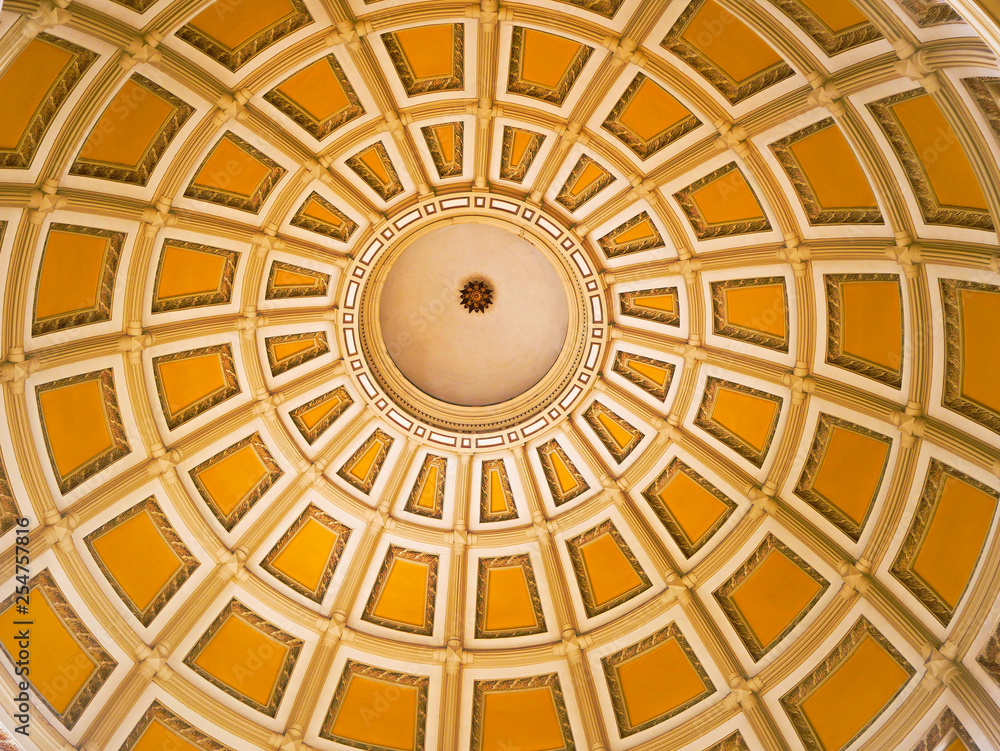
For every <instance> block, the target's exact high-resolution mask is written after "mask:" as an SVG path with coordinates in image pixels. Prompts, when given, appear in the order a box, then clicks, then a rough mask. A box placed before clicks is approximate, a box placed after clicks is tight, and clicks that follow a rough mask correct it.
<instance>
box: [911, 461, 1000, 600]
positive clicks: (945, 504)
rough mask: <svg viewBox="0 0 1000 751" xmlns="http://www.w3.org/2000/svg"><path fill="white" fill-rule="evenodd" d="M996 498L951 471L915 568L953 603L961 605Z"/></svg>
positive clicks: (929, 583) (945, 598)
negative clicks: (960, 600)
mask: <svg viewBox="0 0 1000 751" xmlns="http://www.w3.org/2000/svg"><path fill="white" fill-rule="evenodd" d="M996 505H997V504H996V500H995V499H994V498H993V497H992V496H990V495H988V494H987V493H984V492H983V491H981V490H979V489H978V488H974V487H973V486H972V485H969V484H968V483H967V482H963V481H962V480H960V479H958V478H957V477H953V476H951V475H948V476H946V477H945V480H944V489H943V490H942V492H941V499H940V500H939V501H938V505H937V508H936V509H935V510H934V516H933V517H932V518H931V522H930V524H929V525H928V527H927V529H926V530H925V532H924V539H923V543H922V544H921V545H920V552H919V553H917V557H916V559H915V560H914V561H913V571H914V573H916V574H917V576H919V577H920V578H921V579H923V580H924V581H925V582H927V584H928V586H930V588H931V589H933V590H934V591H935V592H937V593H938V594H939V595H940V596H941V598H942V599H943V600H944V601H945V602H947V603H948V604H949V605H951V607H953V608H954V607H955V606H957V605H958V601H959V599H961V597H962V592H963V591H964V590H965V586H966V585H967V584H968V583H969V579H970V578H971V577H972V572H973V570H974V569H975V567H976V560H977V559H978V558H979V552H980V551H981V550H982V547H983V543H984V542H985V541H986V535H987V534H989V531H990V524H991V523H992V521H993V512H994V511H995V510H996Z"/></svg>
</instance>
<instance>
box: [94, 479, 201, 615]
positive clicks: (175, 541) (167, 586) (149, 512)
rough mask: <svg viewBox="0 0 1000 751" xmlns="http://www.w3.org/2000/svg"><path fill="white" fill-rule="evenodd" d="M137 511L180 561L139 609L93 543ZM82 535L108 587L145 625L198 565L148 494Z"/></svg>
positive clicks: (134, 515) (194, 557)
mask: <svg viewBox="0 0 1000 751" xmlns="http://www.w3.org/2000/svg"><path fill="white" fill-rule="evenodd" d="M139 514H145V515H146V516H148V517H149V520H150V521H151V522H152V523H153V526H154V527H156V531H157V532H159V534H160V537H161V538H162V539H163V542H164V543H165V544H166V545H167V547H169V548H170V552H172V553H173V554H174V555H175V556H176V557H177V562H178V564H179V568H178V569H177V570H176V571H175V572H174V573H173V575H171V577H170V579H168V580H167V581H166V582H165V583H164V584H163V586H162V587H161V588H160V591H159V592H157V593H156V595H155V596H154V597H153V599H152V600H150V601H149V603H148V604H147V605H146V607H145V608H142V609H141V610H140V609H139V608H138V607H137V606H136V605H135V603H133V602H132V600H131V599H130V598H129V596H128V595H127V594H126V593H125V590H124V589H122V587H121V585H120V584H119V583H118V580H117V579H116V578H115V576H114V574H112V573H111V570H110V569H109V568H108V567H107V565H106V564H105V563H104V559H103V558H101V556H100V554H99V553H98V552H97V548H96V547H94V543H95V542H97V540H99V539H100V538H102V537H103V536H104V535H106V534H107V533H108V532H110V531H112V530H113V529H115V528H116V527H118V526H120V525H121V524H123V523H125V522H127V521H129V520H130V519H133V518H134V517H136V516H139ZM83 539H84V542H85V543H86V544H87V550H89V551H90V554H91V555H92V556H93V558H94V561H95V562H96V563H97V565H98V567H99V568H100V569H101V573H102V574H104V576H105V578H106V579H107V580H108V584H110V585H111V588H112V589H114V591H115V594H117V595H118V596H119V597H120V598H121V599H122V602H124V603H125V606H126V607H127V608H128V609H129V612H130V613H132V615H134V616H135V617H136V618H137V619H138V621H139V623H141V624H142V625H143V626H146V627H148V626H149V624H150V623H152V622H153V620H154V619H155V618H156V616H157V615H159V614H160V611H161V610H163V608H165V607H166V605H167V603H168V602H170V600H171V598H173V596H174V595H175V594H177V592H178V591H180V588H181V587H183V586H184V583H185V582H186V581H187V580H188V579H189V578H190V577H191V574H193V573H194V572H195V570H196V569H197V568H198V566H199V565H201V564H200V563H199V561H198V558H197V557H196V556H195V555H194V554H193V553H192V552H191V550H190V549H189V548H188V547H187V545H185V544H184V541H183V540H182V539H181V537H180V535H178V534H177V531H176V530H175V529H174V528H173V526H172V525H171V524H170V520H169V519H168V518H167V515H166V514H164V513H163V509H161V508H160V505H159V504H158V503H157V502H156V498H155V497H153V496H149V498H147V499H146V500H144V501H140V502H139V503H137V504H136V505H135V506H133V507H132V508H130V509H129V510H128V511H125V512H123V513H121V514H118V516H116V517H114V518H113V519H111V520H110V521H108V522H106V523H105V524H102V525H101V526H100V527H98V528H97V529H95V530H94V531H93V532H91V533H90V534H89V535H87V536H86V537H84V538H83ZM136 565H140V564H139V562H138V561H136Z"/></svg>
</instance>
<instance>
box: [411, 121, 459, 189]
mask: <svg viewBox="0 0 1000 751" xmlns="http://www.w3.org/2000/svg"><path fill="white" fill-rule="evenodd" d="M441 127H450V128H451V129H452V138H453V139H454V145H453V147H452V148H453V154H452V158H451V159H450V160H449V159H445V157H444V149H443V148H442V146H441V142H440V139H439V138H438V134H437V129H438V128H441ZM420 133H421V135H423V137H424V141H425V142H426V143H427V150H428V151H429V152H430V154H431V161H432V162H434V169H436V170H437V173H438V177H440V178H442V179H444V178H446V177H458V176H460V175H461V174H462V154H463V147H464V140H463V139H464V134H465V123H463V122H462V121H461V120H459V121H457V122H453V123H440V124H438V125H425V126H424V127H422V128H421V129H420Z"/></svg>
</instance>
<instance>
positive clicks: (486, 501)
mask: <svg viewBox="0 0 1000 751" xmlns="http://www.w3.org/2000/svg"><path fill="white" fill-rule="evenodd" d="M492 471H496V472H498V473H499V474H500V484H501V488H502V490H503V495H504V500H505V501H506V503H507V509H508V510H507V511H501V512H498V513H493V512H492V511H490V472H492ZM516 518H517V505H516V503H515V501H514V491H513V490H512V489H511V487H510V477H508V475H507V465H506V463H505V462H504V460H503V459H487V460H485V461H484V462H483V465H482V472H481V474H480V479H479V521H480V522H506V521H510V520H511V519H516Z"/></svg>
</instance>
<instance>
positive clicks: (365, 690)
mask: <svg viewBox="0 0 1000 751" xmlns="http://www.w3.org/2000/svg"><path fill="white" fill-rule="evenodd" d="M387 694H388V695H391V696H394V697H396V698H395V699H394V700H393V701H386V698H385V697H386V695H387ZM386 705H387V706H386ZM373 707H379V708H382V707H385V711H383V712H376V711H375V710H374V709H373ZM332 732H333V735H336V736H339V737H341V738H348V739H350V740H352V741H357V742H358V743H364V744H367V745H370V746H374V747H376V748H377V747H382V748H395V749H400V750H401V751H412V749H413V748H414V746H415V744H416V737H417V689H416V688H414V687H413V686H403V685H399V684H396V683H384V682H382V681H374V680H372V679H370V678H365V677H363V676H360V675H355V676H352V677H351V681H350V683H348V684H347V691H346V692H345V694H344V700H343V701H342V702H341V704H340V711H339V712H338V713H337V719H336V720H334V723H333V729H332Z"/></svg>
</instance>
